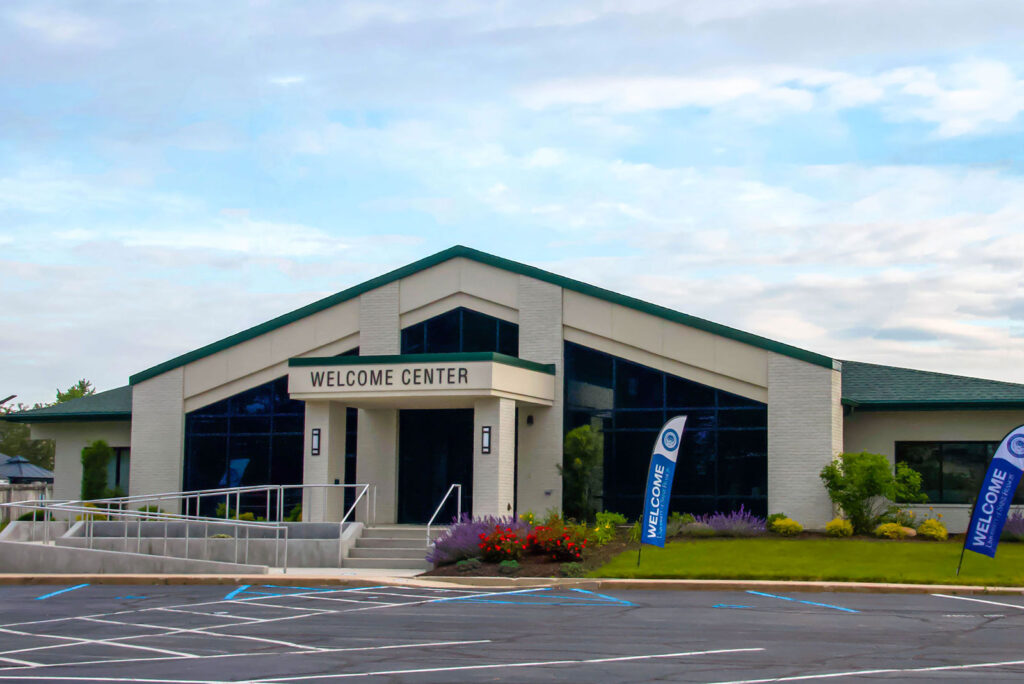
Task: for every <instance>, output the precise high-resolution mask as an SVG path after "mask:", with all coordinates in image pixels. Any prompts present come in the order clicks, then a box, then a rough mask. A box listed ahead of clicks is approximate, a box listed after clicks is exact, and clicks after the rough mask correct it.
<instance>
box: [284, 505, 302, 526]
mask: <svg viewBox="0 0 1024 684" xmlns="http://www.w3.org/2000/svg"><path fill="white" fill-rule="evenodd" d="M284 521H285V522H302V504H298V505H297V506H295V508H293V509H292V510H290V511H289V512H288V515H287V516H286V517H285V519H284Z"/></svg>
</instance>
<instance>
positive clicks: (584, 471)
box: [558, 425, 604, 521]
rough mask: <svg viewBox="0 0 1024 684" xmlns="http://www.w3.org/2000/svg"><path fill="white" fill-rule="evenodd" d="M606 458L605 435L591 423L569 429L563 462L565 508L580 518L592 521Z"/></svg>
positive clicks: (573, 516)
mask: <svg viewBox="0 0 1024 684" xmlns="http://www.w3.org/2000/svg"><path fill="white" fill-rule="evenodd" d="M603 459H604V436H603V435H602V434H601V433H600V432H599V431H597V430H594V429H593V428H591V427H590V426H589V425H582V426H580V427H578V428H576V429H574V430H570V431H569V433H568V434H567V435H566V436H565V448H564V452H563V457H562V465H560V466H558V472H559V474H560V475H561V476H562V508H563V509H564V510H565V513H566V515H568V516H569V517H572V518H576V519H577V520H588V521H590V520H593V519H594V513H595V506H594V503H593V497H594V491H595V490H596V489H597V488H598V486H599V484H600V483H599V481H598V480H599V477H600V470H599V467H600V466H601V464H602V461H603Z"/></svg>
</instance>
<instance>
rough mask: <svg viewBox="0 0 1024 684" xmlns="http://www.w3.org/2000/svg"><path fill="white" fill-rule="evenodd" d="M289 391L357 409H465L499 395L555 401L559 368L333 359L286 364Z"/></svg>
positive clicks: (470, 357)
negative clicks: (476, 402)
mask: <svg viewBox="0 0 1024 684" xmlns="http://www.w3.org/2000/svg"><path fill="white" fill-rule="evenodd" d="M288 393H289V395H290V396H291V398H292V399H300V400H302V401H317V400H322V401H338V402H341V403H343V404H345V405H346V406H354V407H357V408H464V407H471V406H473V403H474V402H475V401H476V400H478V399H483V398H487V397H500V398H505V399H514V400H515V401H517V402H520V403H523V404H528V405H534V406H551V405H552V404H553V403H554V400H555V367H554V366H553V365H550V364H541V363H534V362H532V361H524V360H523V359H519V358H516V357H514V356H506V355H504V354H497V353H493V352H471V353H461V354H401V355H394V356H334V357H330V358H306V357H302V358H295V359H289V361H288Z"/></svg>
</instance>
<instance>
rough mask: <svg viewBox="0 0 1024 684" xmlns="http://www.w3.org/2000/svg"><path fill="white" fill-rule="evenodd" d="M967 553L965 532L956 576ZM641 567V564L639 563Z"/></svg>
mask: <svg viewBox="0 0 1024 684" xmlns="http://www.w3.org/2000/svg"><path fill="white" fill-rule="evenodd" d="M965 551H967V533H966V532H964V544H963V546H961V547H960V562H959V563H957V564H956V576H957V577H959V576H960V566H961V565H963V564H964V552H965ZM638 565H639V563H638Z"/></svg>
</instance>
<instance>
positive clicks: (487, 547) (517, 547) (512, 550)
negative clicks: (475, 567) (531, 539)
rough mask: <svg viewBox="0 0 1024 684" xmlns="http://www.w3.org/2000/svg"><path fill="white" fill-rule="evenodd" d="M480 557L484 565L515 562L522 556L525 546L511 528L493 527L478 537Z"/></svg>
mask: <svg viewBox="0 0 1024 684" xmlns="http://www.w3.org/2000/svg"><path fill="white" fill-rule="evenodd" d="M479 538H480V543H479V544H478V545H477V546H478V547H479V549H480V556H481V557H482V558H483V559H484V562H485V563H498V562H500V561H507V560H516V559H517V558H519V557H520V556H522V555H523V551H525V550H526V548H527V544H526V542H525V540H523V539H522V538H520V536H519V535H518V534H517V533H516V531H515V530H513V529H512V527H511V526H505V527H503V526H501V525H495V526H494V529H493V530H491V531H490V532H481V533H480V535H479Z"/></svg>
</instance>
